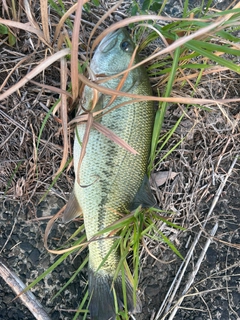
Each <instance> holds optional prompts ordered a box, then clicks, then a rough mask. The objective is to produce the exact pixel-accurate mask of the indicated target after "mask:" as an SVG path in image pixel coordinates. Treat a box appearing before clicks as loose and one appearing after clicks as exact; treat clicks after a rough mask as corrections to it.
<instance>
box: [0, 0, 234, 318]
mask: <svg viewBox="0 0 240 320" xmlns="http://www.w3.org/2000/svg"><path fill="white" fill-rule="evenodd" d="M200 2H201V1H193V2H192V3H190V5H191V6H192V7H193V6H194V7H196V6H198V5H199V3H200ZM231 2H232V1H215V2H214V4H215V8H218V9H224V8H225V7H226V6H227V5H228V4H230V3H231ZM0 6H1V4H0ZM166 11H167V13H168V14H170V15H177V16H181V13H182V7H181V1H168V2H167V6H166ZM120 18H122V16H121V15H116V16H113V21H116V20H119V19H120ZM89 27H92V26H89ZM18 38H19V41H18V43H17V47H16V48H10V47H8V46H7V45H4V44H2V43H1V51H0V55H1V60H0V66H1V73H0V85H1V84H2V82H3V81H4V79H5V78H6V76H7V74H8V73H9V70H11V68H13V67H14V66H15V65H16V64H17V63H18V61H20V59H22V58H23V57H24V56H25V55H28V54H29V55H30V54H31V53H32V49H31V48H32V47H31V41H32V40H31V38H30V36H29V35H28V37H26V33H24V32H20V33H19V34H18ZM42 54H43V52H41V51H39V53H35V55H34V58H33V59H36V60H37V59H38V58H39V59H40V58H41V57H42ZM38 55H39V56H38ZM31 63H34V61H32V60H31V57H30V58H29V60H27V63H26V64H24V67H21V66H20V69H16V71H15V72H13V74H12V75H11V77H10V78H9V79H8V82H7V86H8V87H10V86H11V85H12V84H13V83H15V82H17V81H19V79H21V78H22V76H23V75H24V74H25V73H26V72H27V71H28V68H29V69H30V68H31ZM44 77H45V79H44V81H45V83H47V84H49V85H56V86H57V85H59V69H58V66H57V65H53V66H52V67H51V68H49V69H48V70H47V71H46V73H45V75H44ZM38 80H39V79H38ZM202 82H203V84H202V86H201V87H200V88H199V95H200V96H204V97H211V98H215V99H217V98H222V97H224V98H235V97H238V98H239V92H240V91H239V87H240V77H239V75H237V74H235V73H233V72H230V71H228V72H226V73H223V74H215V75H209V76H205V77H204V78H203V81H202ZM57 98H58V95H54V94H52V92H51V91H50V90H49V91H48V90H43V91H41V90H39V89H38V88H36V87H35V86H34V84H31V83H29V84H28V85H27V86H25V87H23V88H21V90H20V91H19V92H15V93H14V94H13V95H12V96H10V97H9V98H7V99H6V100H5V101H1V104H0V160H1V162H0V191H1V193H0V196H1V203H0V258H1V259H3V260H2V261H4V262H5V263H6V264H7V265H9V267H10V268H11V269H12V270H14V271H15V273H16V274H17V275H18V276H19V277H20V278H21V280H22V281H23V282H24V283H26V284H29V283H30V282H31V281H32V280H34V279H35V278H36V277H37V276H38V275H39V274H41V273H42V272H43V271H45V270H46V269H47V268H48V267H49V266H50V265H51V264H52V263H53V262H54V261H56V259H57V258H56V256H54V255H50V254H49V253H48V252H47V251H46V249H45V248H44V246H43V235H44V231H45V228H46V224H47V221H48V219H47V218H48V217H49V216H52V215H54V214H55V213H57V212H58V210H59V209H60V208H61V207H62V206H63V205H64V204H65V203H66V200H67V199H68V196H69V192H70V191H71V189H72V186H73V181H74V175H73V170H72V168H70V169H69V170H68V171H67V172H65V173H64V174H63V175H62V176H61V177H60V178H59V179H58V181H57V182H56V184H55V185H54V187H53V188H52V190H51V192H50V193H49V194H48V196H47V197H46V199H45V200H43V201H42V202H41V203H40V204H38V202H39V200H40V199H41V197H42V196H43V194H44V193H45V191H46V190H47V189H48V187H49V186H50V184H51V182H52V176H53V174H54V173H55V172H56V170H57V169H58V167H59V164H60V161H61V156H62V137H61V132H60V126H59V124H58V123H57V121H56V120H55V118H54V117H50V118H49V119H48V121H47V123H46V125H45V127H44V130H43V132H42V136H41V142H40V146H39V152H38V159H37V160H36V157H35V153H34V152H35V146H36V137H37V136H38V134H39V131H40V127H41V125H42V122H43V119H44V118H45V116H46V113H47V112H48V110H49V108H50V107H51V106H52V104H53V103H54V101H55V100H56V99H57ZM182 108H183V106H178V107H177V106H175V105H169V107H168V111H167V115H166V120H165V122H164V126H163V129H162V133H163V134H164V133H165V132H167V131H168V130H169V129H170V128H172V126H173V125H174V124H175V123H176V121H177V120H178V119H179V117H180V116H181V114H182ZM184 112H186V114H187V116H186V117H185V120H183V121H182V122H181V124H180V126H179V127H178V129H177V131H176V132H175V133H174V135H173V137H172V139H171V140H170V141H169V142H168V144H167V145H166V147H165V149H164V150H162V151H161V153H160V155H159V158H161V157H162V156H163V155H165V154H166V153H167V152H168V150H170V149H171V147H172V146H173V145H175V144H176V142H178V141H180V140H181V138H182V137H183V136H185V135H186V133H188V135H187V138H186V139H185V140H183V141H182V143H181V144H180V145H179V146H178V147H177V148H176V149H175V150H174V151H173V152H172V153H171V154H170V155H169V156H168V157H167V158H166V159H165V160H164V161H162V162H161V164H160V165H159V166H157V168H156V171H166V172H168V176H169V177H173V176H174V175H173V174H172V173H177V175H175V176H174V178H172V179H169V178H167V179H166V180H165V181H164V183H163V184H162V185H161V186H157V187H156V185H155V183H154V182H153V183H152V188H153V190H154V193H155V195H156V197H157V199H158V201H159V205H160V207H161V208H162V209H164V210H166V211H173V212H174V213H175V214H174V217H173V222H175V223H178V224H179V225H182V226H184V227H185V228H186V231H184V232H178V231H176V230H174V229H172V228H169V227H167V226H166V225H162V224H161V225H159V226H158V227H159V228H160V229H161V230H163V231H164V233H165V234H166V235H168V236H169V237H170V239H171V240H172V241H173V242H174V244H175V245H176V246H177V247H178V249H179V251H180V252H181V254H182V255H183V256H184V257H186V256H187V255H188V254H189V252H190V248H191V246H192V245H193V243H194V239H196V237H197V236H198V235H200V238H199V241H198V242H197V243H196V245H195V246H194V248H193V250H192V255H191V256H190V260H189V263H188V265H187V267H186V271H185V273H184V275H183V278H182V281H181V282H180V285H179V287H177V282H176V281H175V280H174V279H175V276H176V275H177V274H178V272H179V269H180V266H181V264H182V261H181V260H180V258H177V257H176V256H175V255H174V254H173V253H172V252H171V250H169V249H167V248H166V245H164V244H162V243H159V242H158V241H154V240H151V241H147V240H146V244H147V246H148V251H146V250H145V249H144V248H143V250H142V252H141V272H140V283H139V294H140V297H141V300H142V304H143V309H142V313H141V314H138V315H135V318H136V319H139V320H147V319H148V320H150V319H151V320H154V319H157V318H159V319H174V320H180V319H194V320H200V319H201V320H208V319H212V320H218V319H221V320H237V319H240V281H239V279H240V262H239V257H240V254H239V249H240V233H239V228H240V159H239V152H240V131H239V119H240V104H239V103H235V104H231V105H228V106H222V107H221V108H219V106H212V107H211V110H210V111H209V110H206V109H204V108H203V109H199V108H195V107H192V108H190V109H184ZM33 141H35V143H33ZM157 161H158V159H156V163H157ZM232 165H234V166H233V168H232V171H231V172H230V174H229V175H228V171H229V170H230V168H231V166H232ZM36 166H37V167H38V172H37V174H36ZM224 179H226V182H225V183H224V188H223V189H222V190H220V191H219V194H218V190H219V186H220V185H221V184H222V183H223V182H224ZM6 190H7V192H5V191H6ZM216 195H219V197H218V198H217V199H216V205H215V206H214V208H213V210H212V212H211V213H210V214H209V210H210V208H211V206H212V204H213V203H214V197H215V196H216ZM43 217H45V218H46V219H45V220H41V219H36V218H43ZM80 223H81V221H79V220H78V221H74V222H71V223H70V224H68V225H64V224H62V223H61V221H58V222H57V223H55V225H54V227H53V230H52V232H51V236H50V238H49V246H50V247H51V248H59V247H60V246H61V245H62V244H63V243H64V242H65V241H66V240H67V239H68V238H69V237H70V236H71V234H73V232H74V231H75V230H76V229H77V228H78V226H79V224H80ZM214 226H216V227H217V230H216V233H215V235H214V236H213V237H210V233H211V230H212V228H213V227H214ZM208 239H211V243H210V246H209V247H208V249H207V250H206V254H204V255H203V260H202V261H201V263H199V265H200V266H199V270H198V269H197V267H198V262H197V261H198V259H199V257H201V254H202V253H203V250H204V247H205V245H206V242H207V240H208ZM149 252H150V253H151V254H152V255H154V256H155V257H157V259H158V260H156V259H154V258H153V257H152V256H151V255H150V254H149ZM85 256H86V253H82V254H81V255H77V256H75V255H72V256H70V257H69V258H68V259H67V260H66V261H64V262H63V263H62V264H60V265H59V266H58V267H57V268H56V269H55V270H54V271H53V272H52V273H51V274H50V275H48V276H47V277H45V278H44V279H43V280H41V281H40V283H39V284H38V285H36V286H35V287H34V288H33V290H32V291H33V293H34V294H35V295H36V297H37V298H38V299H39V301H40V302H41V304H42V305H43V306H45V309H46V311H47V312H48V314H49V316H50V318H51V319H52V320H54V319H62V320H63V319H64V320H68V319H72V318H73V316H74V311H75V310H76V309H77V307H78V305H79V302H80V301H81V299H82V298H83V296H84V293H85V285H86V282H87V270H86V268H85V271H84V272H82V273H80V274H78V275H77V276H76V278H75V279H74V281H73V282H72V283H71V284H70V285H69V286H68V287H67V289H66V290H65V291H64V292H62V293H61V294H60V296H58V297H57V298H56V299H54V300H52V297H53V295H54V294H55V293H57V291H58V290H59V289H60V288H61V286H62V284H64V283H65V282H66V281H68V279H69V278H70V276H72V275H73V273H74V272H75V271H76V270H77V268H78V267H79V265H80V264H81V262H83V260H84V258H85ZM196 270H197V272H196V277H193V272H194V271H196ZM179 277H180V276H178V277H177V279H179ZM189 277H190V279H193V283H191V285H190V287H189V288H187V290H185V287H186V284H187V283H188V281H189ZM174 281H175V282H174ZM172 283H174V284H173V288H177V291H176V293H174V295H173V298H172V302H171V303H169V302H168V301H169V299H170V298H168V301H167V303H166V305H165V306H164V308H163V312H162V313H161V312H160V307H161V305H162V302H163V301H164V299H165V297H166V295H167V292H168V290H169V288H170V287H171V285H172ZM184 290H185V292H183V291H184ZM170 296H171V295H170ZM14 297H15V294H13V292H12V291H11V289H10V288H9V287H8V285H7V284H6V283H5V281H3V279H1V277H0V319H4V320H14V319H16V320H17V319H18V320H23V319H26V320H31V319H34V317H33V315H32V314H31V313H30V312H29V311H28V309H27V308H26V307H25V306H24V305H23V304H22V303H21V302H20V301H19V300H15V301H12V300H13V298H14ZM181 298H184V299H182V301H181V305H179V308H178V310H177V312H176V314H174V313H173V311H172V308H173V307H174V306H175V305H176V304H177V302H178V301H179V299H181ZM166 307H167V308H168V310H170V311H169V315H167V316H166V317H164V310H165V311H166ZM171 317H172V318H171Z"/></svg>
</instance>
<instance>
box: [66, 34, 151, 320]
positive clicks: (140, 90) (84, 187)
mask: <svg viewBox="0 0 240 320" xmlns="http://www.w3.org/2000/svg"><path fill="white" fill-rule="evenodd" d="M134 48H135V47H134V44H133V42H132V40H131V38H130V36H129V34H128V32H127V31H126V30H125V29H119V30H118V31H116V32H114V33H111V34H109V35H108V36H106V37H105V38H104V39H103V40H102V42H101V43H100V44H99V46H98V48H97V50H96V52H95V54H94V56H93V59H92V61H91V64H90V67H91V69H92V71H93V73H94V74H95V75H96V78H97V79H98V74H101V75H102V74H105V75H106V76H111V75H114V74H117V73H119V72H121V71H124V70H126V69H127V67H128V65H129V63H130V60H131V57H132V54H133V51H134ZM138 61H139V58H138V57H137V56H136V58H135V61H134V64H135V63H137V62H138ZM120 80H121V77H118V78H117V79H116V78H115V79H111V80H107V81H106V82H104V83H102V85H103V86H105V87H108V88H111V89H116V88H117V85H118V83H119V81H120ZM121 91H123V92H130V93H135V94H141V95H151V87H150V84H149V79H148V77H147V74H146V71H145V69H144V68H143V67H142V66H141V67H138V68H135V69H133V70H132V71H130V72H129V74H128V76H127V78H126V79H125V82H124V84H123V86H122V88H121ZM92 99H93V91H92V89H91V88H89V87H85V89H84V93H83V101H84V108H85V109H88V110H90V108H91V104H92ZM110 99H111V97H109V96H107V95H101V94H99V99H98V103H97V105H96V108H95V110H98V111H99V110H101V109H103V110H104V111H106V110H109V109H112V108H114V107H115V106H117V105H119V104H122V103H123V102H126V101H130V99H129V98H127V97H123V96H118V97H116V98H115V100H114V101H113V102H112V103H111V105H110V106H108V104H109V101H110ZM95 110H94V111H95ZM97 121H99V122H100V123H101V124H102V125H103V126H105V127H106V128H108V129H110V130H112V131H113V132H114V134H116V135H117V136H118V137H120V138H121V139H122V140H124V141H125V142H127V143H128V144H129V145H130V146H131V147H132V148H134V150H135V151H137V153H138V154H136V155H134V154H132V153H130V152H129V151H127V150H126V149H124V148H122V147H121V146H119V145H118V144H116V143H115V142H113V141H111V140H110V139H108V138H107V137H105V136H104V135H103V134H102V133H100V132H99V131H97V130H96V129H94V128H91V130H90V134H89V140H88V143H87V146H86V153H85V155H84V158H83V160H82V163H81V166H80V170H79V172H78V171H77V170H78V162H79V158H80V153H81V143H79V139H80V141H83V137H84V133H85V129H86V124H84V123H81V124H78V125H77V127H76V131H77V135H76V136H77V138H75V141H74V169H75V175H76V180H75V185H74V195H73V196H72V199H75V200H77V201H76V202H77V204H76V206H79V207H78V209H76V210H72V208H73V207H74V206H73V205H72V204H71V203H70V204H68V206H67V209H66V211H65V218H64V219H65V221H68V220H70V219H71V218H73V215H77V214H79V212H80V210H81V211H82V213H83V217H84V225H85V230H86V234H87V239H88V240H91V239H92V237H94V236H95V235H96V234H97V233H98V232H99V231H101V230H103V229H104V228H106V227H108V226H109V225H111V224H112V223H114V222H116V221H117V220H118V219H119V218H120V217H121V215H122V214H124V212H126V210H127V209H129V208H130V206H131V204H132V202H133V201H134V198H135V196H136V194H137V193H138V190H139V189H140V187H141V185H142V183H143V181H144V176H145V175H146V170H147V164H148V159H149V151H150V143H151V136H152V129H153V122H154V110H153V104H152V102H150V101H141V102H135V103H128V104H126V105H124V106H122V107H120V108H116V109H114V110H112V111H110V112H108V113H107V114H105V115H103V117H101V118H100V119H98V120H97ZM77 178H78V179H77ZM78 181H79V182H80V183H79V184H78ZM71 210H72V213H71ZM73 212H75V213H76V214H75V213H73ZM108 235H109V233H104V234H103V235H101V236H100V237H98V238H97V240H94V241H92V242H90V243H89V293H90V296H91V301H90V307H89V308H90V314H91V319H93V320H108V319H115V316H116V314H115V304H114V298H113V292H112V285H113V277H114V275H115V271H116V269H117V266H118V263H119V261H120V256H119V252H118V251H116V250H112V251H111V253H110V254H109V252H110V249H111V248H112V246H113V245H114V241H115V239H113V238H108V239H106V237H107V236H108ZM107 254H109V256H108V257H107V259H106V261H105V262H104V263H103V264H102V261H103V260H104V259H105V258H106V255H107ZM101 264H102V265H101ZM100 265H101V267H100V268H99V266H100ZM125 278H126V289H127V300H128V301H127V303H128V310H129V311H133V310H134V308H135V309H136V310H138V311H139V309H140V306H134V303H133V289H132V286H131V284H130V282H129V281H128V279H127V277H125ZM114 288H115V292H116V296H117V299H118V308H119V309H120V310H121V309H122V305H123V293H122V279H121V276H120V275H118V276H117V278H116V280H115V282H114Z"/></svg>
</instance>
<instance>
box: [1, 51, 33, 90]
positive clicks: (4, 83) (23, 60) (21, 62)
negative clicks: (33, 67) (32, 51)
mask: <svg viewBox="0 0 240 320" xmlns="http://www.w3.org/2000/svg"><path fill="white" fill-rule="evenodd" d="M31 57H32V55H29V56H27V57H25V58H23V59H22V60H21V61H19V62H18V63H17V64H16V65H15V66H14V67H13V68H12V69H11V71H10V72H9V73H8V75H7V76H6V78H5V79H4V81H3V83H2V84H1V86H0V92H1V91H2V89H3V88H4V86H5V85H6V83H7V82H8V79H9V78H10V77H11V75H12V74H13V73H14V72H15V70H17V69H18V68H19V66H20V65H21V64H23V63H24V62H25V61H27V60H29V59H31Z"/></svg>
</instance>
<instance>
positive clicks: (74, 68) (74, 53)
mask: <svg viewBox="0 0 240 320" xmlns="http://www.w3.org/2000/svg"><path fill="white" fill-rule="evenodd" d="M83 4H84V1H83V0H79V1H78V3H77V11H76V15H75V22H74V27H73V35H72V49H71V81H72V96H73V101H75V100H76V98H77V97H78V90H79V83H78V39H79V32H80V26H81V16H82V7H83Z"/></svg>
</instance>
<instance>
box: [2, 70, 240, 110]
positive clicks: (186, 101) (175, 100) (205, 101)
mask: <svg viewBox="0 0 240 320" xmlns="http://www.w3.org/2000/svg"><path fill="white" fill-rule="evenodd" d="M124 72H125V71H124ZM124 72H122V73H121V74H123V73H124ZM119 74H120V73H119ZM79 78H80V80H81V81H82V82H83V83H84V84H85V85H87V86H89V87H90V88H95V89H97V90H98V91H100V92H102V93H104V94H107V95H117V96H121V97H129V98H135V99H138V100H141V101H165V102H172V103H184V104H200V105H203V104H208V105H216V104H218V103H221V104H227V103H231V102H238V101H240V98H236V99H198V98H190V97H189V98H182V97H179V98H174V97H155V96H143V95H140V94H134V93H128V92H123V91H117V90H114V89H109V88H105V87H103V86H100V85H98V84H96V83H94V82H92V81H90V80H89V79H88V78H86V77H85V76H84V75H82V74H79ZM0 97H1V96H0Z"/></svg>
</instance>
